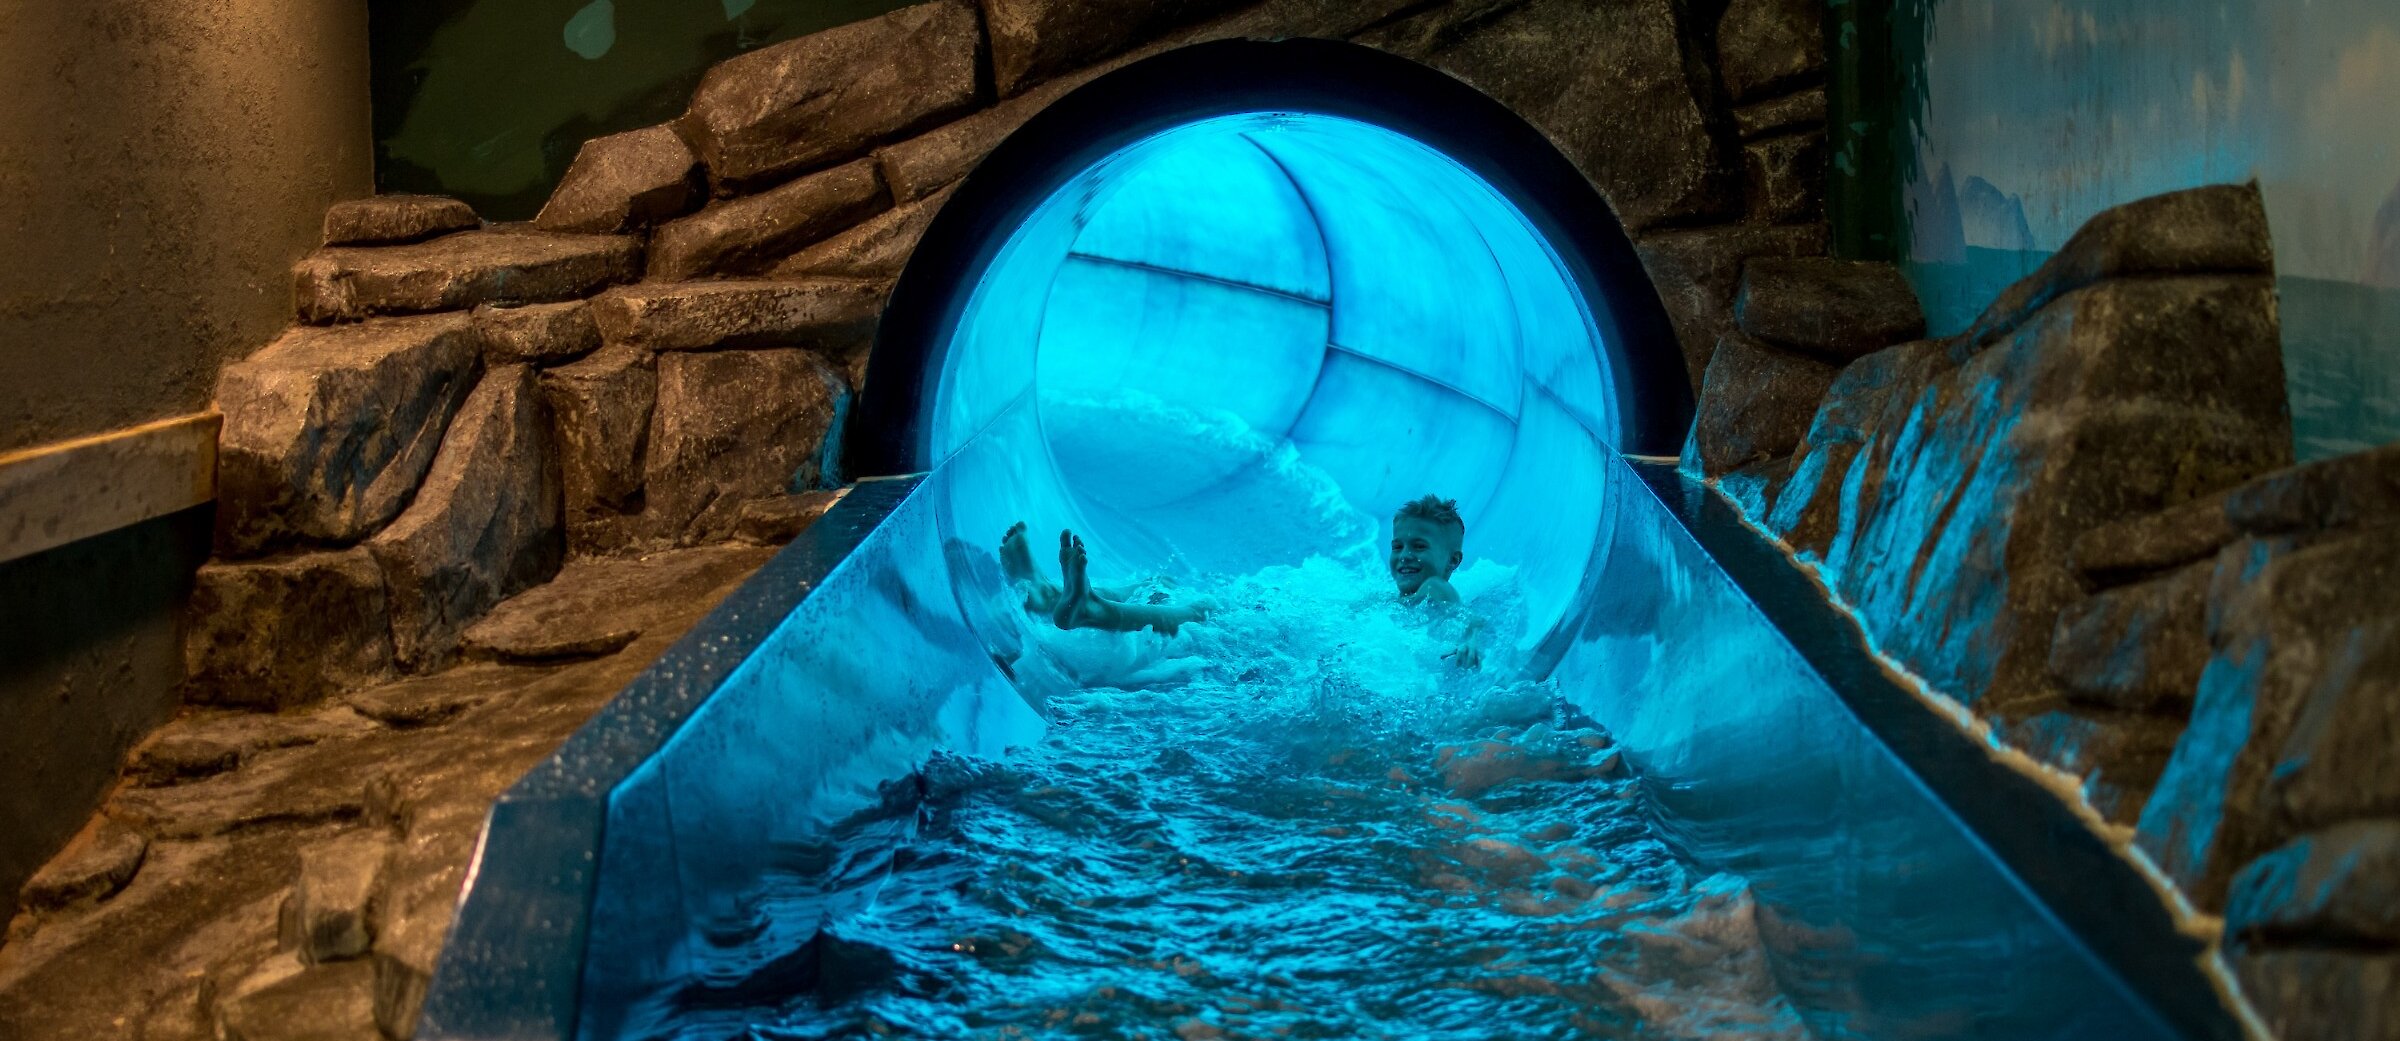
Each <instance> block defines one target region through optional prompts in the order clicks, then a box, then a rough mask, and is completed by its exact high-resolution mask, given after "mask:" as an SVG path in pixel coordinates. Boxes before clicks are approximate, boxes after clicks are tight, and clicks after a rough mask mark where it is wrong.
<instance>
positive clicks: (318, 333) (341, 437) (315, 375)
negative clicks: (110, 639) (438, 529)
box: [217, 247, 480, 556]
mask: <svg viewBox="0 0 2400 1041" xmlns="http://www.w3.org/2000/svg"><path fill="white" fill-rule="evenodd" d="M403 248H409V247H403ZM479 349H480V344H479V342H478V340H477V338H476V336H475V334H474V331H473V328H472V325H471V323H470V321H469V320H468V318H467V316H466V315H433V316H425V317H416V318H393V319H381V320H377V321H370V322H361V323H357V324H353V325H343V326H336V327H333V328H312V327H305V326H304V327H301V328H297V329H293V330H291V331H289V332H286V333H284V334H283V336H281V337H280V338H278V339H277V340H276V341H275V342H274V343H271V344H268V345H267V346H266V348H265V349H263V350H261V351H259V352H258V353H257V354H254V355H252V356H250V357H249V358H247V359H244V360H242V361H239V362H236V363H234V364H232V365H228V366H226V367H225V371H224V374H223V375H222V376H220V377H219V378H218V380H217V408H218V410H219V411H221V412H223V413H224V414H225V426H224V430H223V433H222V434H220V435H219V444H218V450H217V503H218V505H217V548H218V550H219V552H222V553H226V554H228V555H232V556H254V555H257V554H259V553H262V552H265V551H267V550H269V549H272V548H275V547H277V546H283V545H290V544H293V543H298V542H318V543H334V544H345V543H351V542H356V541H358V540H359V539H361V538H364V537H366V536H367V535H368V534H370V533H372V532H373V531H375V529H377V528H380V527H382V526H383V525H384V524H385V523H386V522H388V521H390V520H391V519H392V518H393V517H395V516H398V515H399V513H400V509H401V507H402V506H405V505H406V504H407V503H408V500H409V497H410V496H411V495H412V494H414V493H415V491H416V487H417V482H418V481H419V480H420V479H422V478H423V477H424V475H425V468H426V467H427V466H429V465H431V464H432V462H433V454H434V450H435V448H436V446H438V445H440V443H441V438H442V431H443V430H444V429H445V428H447V427H448V426H449V425H450V417H451V415H452V414H453V413H455V412H456V411H457V410H458V405H459V402H461V401H463V400H464V399H465V398H466V395H467V391H468V389H469V388H470V387H472V386H473V385H474V379H475V371H476V368H477V367H478V353H479Z"/></svg>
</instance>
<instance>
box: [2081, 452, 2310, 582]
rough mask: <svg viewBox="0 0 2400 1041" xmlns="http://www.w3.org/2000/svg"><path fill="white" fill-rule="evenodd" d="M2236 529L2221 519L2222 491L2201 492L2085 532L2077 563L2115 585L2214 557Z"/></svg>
mask: <svg viewBox="0 0 2400 1041" xmlns="http://www.w3.org/2000/svg"><path fill="white" fill-rule="evenodd" d="M2282 472H2286V473H2288V472H2289V471H2282ZM2262 479H2264V480H2271V479H2272V478H2271V477H2270V478H2262ZM2252 483H2254V484H2255V483H2257V482H2252ZM2239 534H2240V533H2238V532H2236V531H2235V530H2234V528H2233V524H2232V522H2230V521H2228V520H2226V518H2225V494H2224V493H2219V494H2216V495H2204V496H2201V497H2200V498H2197V499H2193V500H2190V501H2188V502H2183V503H2178V504H2176V505H2174V506H2169V507H2167V508H2166V509H2163V510H2160V511H2158V512H2156V513H2144V514H2139V515H2137V516H2132V517H2127V518H2125V519H2123V520H2120V521H2115V522H2112V523H2109V524H2104V525H2101V526H2100V527H2097V528H2093V529H2092V530H2090V531H2087V532H2084V533H2083V534H2082V535H2081V536H2079V537H2077V538H2076V540H2075V550H2074V556H2075V566H2076V567H2077V568H2078V569H2080V570H2081V571H2082V572H2083V573H2084V574H2085V575H2087V576H2090V577H2091V578H2092V579H2093V580H2094V581H2097V582H2100V583H2102V584H2104V585H2115V584H2118V583H2121V582H2126V581H2131V580H2133V579H2136V578H2140V577H2142V576H2145V575H2151V574H2156V573H2158V572H2161V571H2165V570H2167V569H2168V568H2174V567H2180V566H2182V565H2185V564H2190V563H2193V562H2195V561H2200V560H2206V559H2208V558H2210V557H2213V556H2216V555H2217V551H2218V550H2220V549H2223V548H2225V545H2226V544H2227V543H2230V542H2232V541H2233V540H2234V539H2235V538H2237V537H2238V536H2239Z"/></svg>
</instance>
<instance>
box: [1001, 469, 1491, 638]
mask: <svg viewBox="0 0 2400 1041" xmlns="http://www.w3.org/2000/svg"><path fill="white" fill-rule="evenodd" d="M1466 537H1467V525H1466V522H1465V521H1464V520H1462V519H1460V518H1459V516H1458V502H1457V500H1454V499H1443V498H1439V497H1436V496H1433V495H1427V496H1425V497H1424V498H1422V499H1418V500H1416V501H1414V502H1410V503H1406V504H1403V505H1402V506H1401V507H1400V509H1399V510H1398V512H1396V513H1394V514H1393V515H1392V551H1391V556H1390V558H1389V559H1388V560H1387V561H1386V562H1385V566H1386V568H1387V569H1388V570H1389V571H1390V572H1391V576H1392V582H1393V584H1394V585H1395V586H1397V587H1398V590H1399V595H1400V601H1401V602H1402V603H1407V604H1417V603H1434V604H1445V605H1454V606H1453V607H1452V608H1450V609H1456V610H1458V611H1460V613H1462V614H1464V615H1465V619H1466V626H1465V631H1464V632H1463V633H1462V634H1461V635H1460V637H1459V644H1458V648H1457V649H1456V650H1453V651H1451V652H1450V653H1449V654H1445V655H1443V657H1445V658H1448V659H1450V660H1451V661H1452V662H1453V663H1454V664H1456V665H1457V666H1458V667H1459V668H1462V669H1473V668H1477V667H1479V666H1481V665H1482V663H1483V651H1482V648H1481V646H1480V645H1479V642H1478V637H1480V636H1481V634H1482V632H1483V619H1481V618H1479V617H1477V616H1475V615H1474V614H1473V613H1471V612H1467V611H1465V610H1464V608H1463V607H1457V606H1455V605H1459V604H1460V603H1461V600H1460V597H1459V595H1458V590H1457V589H1455V588H1453V587H1452V586H1451V585H1450V575H1451V573H1452V572H1454V571H1456V570H1458V565H1459V563H1460V562H1461V561H1463V560H1465V559H1466V555H1465V553H1464V552H1463V551H1462V549H1461V548H1460V547H1461V546H1462V545H1463V544H1464V543H1465V541H1466ZM1058 566H1059V570H1060V572H1061V573H1063V574H1064V575H1065V577H1066V585H1065V587H1063V588H1062V587H1060V586H1056V585H1052V584H1050V582H1049V581H1048V580H1046V579H1044V578H1043V577H1042V574H1041V571H1040V569H1038V568H1036V567H1035V566H1034V563H1033V550H1032V547H1031V546H1029V545H1028V544H1027V542H1026V540H1025V522H1023V521H1018V522H1017V523H1016V524H1014V525H1012V526H1011V527H1010V528H1009V529H1008V533H1007V534H1005V535H1002V536H1001V537H1000V569H1001V571H1002V572H1003V573H1005V574H1006V575H1007V576H1008V579H1009V582H1010V583H1011V584H1012V585H1014V586H1016V587H1017V588H1018V589H1019V590H1021V591H1022V592H1023V594H1024V597H1025V609H1026V610H1027V611H1031V612H1033V613H1035V614H1046V615H1049V616H1050V619H1051V621H1052V622H1053V623H1054V624H1056V625H1057V626H1058V627H1059V628H1061V629H1106V630H1110V631H1113V632H1135V631H1138V630H1141V629H1156V630H1158V631H1159V632H1160V633H1162V634H1164V635H1167V636H1173V635H1175V633H1176V631H1177V630H1178V629H1179V628H1181V627H1182V626H1184V625H1186V624H1188V623H1191V622H1198V621H1202V620H1205V619H1206V618H1207V617H1208V610H1209V605H1208V603H1207V602H1206V601H1194V602H1192V603H1186V604H1168V603H1159V602H1155V601H1158V600H1161V599H1164V596H1163V594H1154V595H1153V596H1152V597H1151V600H1152V601H1153V602H1150V603H1131V602H1129V601H1131V600H1132V599H1133V598H1134V597H1135V596H1136V595H1138V592H1139V591H1138V590H1137V589H1135V588H1132V587H1123V588H1117V589H1107V588H1096V587H1094V586H1093V585H1092V584H1091V577H1090V574H1089V567H1088V560H1087V557H1086V555H1085V553H1084V548H1083V540H1082V539H1080V538H1077V537H1076V536H1075V533H1074V532H1071V531H1062V532H1059V533H1058Z"/></svg>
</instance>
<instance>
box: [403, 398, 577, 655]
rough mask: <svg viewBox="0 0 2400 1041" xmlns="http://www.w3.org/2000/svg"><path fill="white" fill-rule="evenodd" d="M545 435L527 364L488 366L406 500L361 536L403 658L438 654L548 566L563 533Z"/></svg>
mask: <svg viewBox="0 0 2400 1041" xmlns="http://www.w3.org/2000/svg"><path fill="white" fill-rule="evenodd" d="M549 437H550V429H549V421H548V419H547V418H546V417H545V416H544V415H543V414H542V408H541V403H540V400H539V398H538V397H537V395H536V394H535V391H534V384H533V375H532V372H531V371H530V370H528V369H526V368H525V367H523V366H512V367H509V368H503V369H496V370H493V372H491V373H490V374H489V375H487V376H485V377H484V380H483V382H482V383H481V384H480V385H479V386H477V387H476V389H475V393H474V394H473V396H471V397H470V398H469V399H468V401H467V403H466V404H465V405H464V406H462V407H461V408H460V410H459V417H458V420H457V421H456V422H455V423H453V424H452V425H451V430H450V433H449V435H448V436H447V437H445V438H444V439H443V443H442V451H441V454H440V456H438V457H437V458H435V460H434V463H433V469H432V472H431V473H430V474H428V475H427V476H426V479H425V486H424V488H422V489H421V490H419V491H418V493H417V498H416V501H415V502H413V503H411V504H410V505H409V508H408V510H407V512H405V513H402V514H401V515H400V517H399V519H397V520H395V521H393V522H392V525H391V527H389V528H386V529H384V530H383V532H382V533H381V534H378V535H376V536H375V537H374V538H373V539H370V540H368V542H367V549H368V551H369V552H371V553H373V554H374V555H375V561H376V563H377V564H379V565H381V566H382V568H383V573H384V582H385V586H386V588H387V589H388V591H389V593H390V603H391V612H392V646H393V650H394V652H395V653H396V654H397V656H398V657H399V659H400V660H401V661H402V662H403V663H406V664H409V665H411V666H416V667H422V666H424V665H426V664H429V663H434V662H438V661H439V660H441V659H442V658H443V657H445V656H446V655H448V654H449V653H450V652H451V651H452V650H453V649H454V648H455V647H456V644H457V640H458V634H459V632H460V631H461V630H463V629H465V628H466V627H467V626H468V625H469V624H471V623H472V622H473V621H474V620H475V619H476V618H478V617H481V616H482V614H483V612H485V611H486V610H489V609H490V608H491V606H492V605H493V604H496V603H498V602H500V600H501V599H502V598H504V597H506V596H508V595H510V594H512V593H515V592H516V591H518V590H520V589H524V588H526V587H528V586H531V585H533V584H534V583H537V582H540V581H543V580H545V579H547V578H549V577H550V575H551V574H552V573H554V572H555V571H557V570H558V565H559V561H560V560H561V559H562V558H563V557H564V556H565V552H566V539H565V532H564V529H563V527H562V525H561V523H560V517H561V513H560V511H561V498H560V492H559V483H558V472H557V466H556V463H555V462H554V461H553V459H552V457H551V452H550V451H549V447H548V444H547V442H548V440H549Z"/></svg>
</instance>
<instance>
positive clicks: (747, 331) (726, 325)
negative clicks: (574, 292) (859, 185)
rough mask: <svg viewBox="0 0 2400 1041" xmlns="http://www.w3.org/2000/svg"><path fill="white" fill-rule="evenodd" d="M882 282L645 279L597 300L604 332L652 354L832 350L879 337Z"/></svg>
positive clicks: (618, 343)
mask: <svg viewBox="0 0 2400 1041" xmlns="http://www.w3.org/2000/svg"><path fill="white" fill-rule="evenodd" d="M889 288H890V286H889V284H888V283H884V282H869V281H862V280H857V279H810V280H807V281H794V282H785V281H711V282H644V283H642V284H641V285H638V286H628V287H626V288H624V289H619V290H614V291H612V292H610V293H608V294H607V295H605V296H602V297H601V298H599V299H598V300H596V301H594V302H593V305H592V306H593V314H594V317H595V318H596V319H598V321H599V324H600V335H601V337H602V338H603V339H605V340H606V341H607V342H608V343H609V344H611V345H614V346H625V347H634V348H638V349H641V350H649V351H679V350H696V349H723V348H732V347H764V346H784V345H790V346H804V347H817V348H820V349H826V350H834V349H839V348H843V347H847V346H850V345H851V344H853V343H856V342H858V341H860V340H866V339H871V338H873V336H874V334H875V321H876V319H877V318H878V317H879V316H880V315H881V314H882V312H883V298H884V294H885V293H886V292H887V291H888V290H889Z"/></svg>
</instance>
